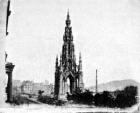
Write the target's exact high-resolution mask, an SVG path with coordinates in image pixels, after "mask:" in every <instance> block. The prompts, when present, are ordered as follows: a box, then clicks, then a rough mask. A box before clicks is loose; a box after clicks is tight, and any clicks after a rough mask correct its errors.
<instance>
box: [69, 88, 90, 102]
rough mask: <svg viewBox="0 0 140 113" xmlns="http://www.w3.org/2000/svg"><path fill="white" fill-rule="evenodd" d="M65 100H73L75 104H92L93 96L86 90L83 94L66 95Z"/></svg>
mask: <svg viewBox="0 0 140 113" xmlns="http://www.w3.org/2000/svg"><path fill="white" fill-rule="evenodd" d="M67 99H68V100H73V101H74V102H76V103H83V104H92V103H93V94H92V92H90V91H89V90H86V91H85V92H76V93H75V94H73V95H69V94H67Z"/></svg>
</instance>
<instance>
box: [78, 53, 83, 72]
mask: <svg viewBox="0 0 140 113" xmlns="http://www.w3.org/2000/svg"><path fill="white" fill-rule="evenodd" d="M79 71H82V58H81V53H79Z"/></svg>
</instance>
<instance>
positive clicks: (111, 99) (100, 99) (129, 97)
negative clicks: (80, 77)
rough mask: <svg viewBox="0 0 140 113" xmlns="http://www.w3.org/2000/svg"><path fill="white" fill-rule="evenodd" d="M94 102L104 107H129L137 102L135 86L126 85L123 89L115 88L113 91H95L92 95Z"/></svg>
mask: <svg viewBox="0 0 140 113" xmlns="http://www.w3.org/2000/svg"><path fill="white" fill-rule="evenodd" d="M94 103H95V105H96V106H104V107H118V108H126V107H131V106H132V105H134V104H136V103H137V87H135V86H128V87H126V88H125V89H124V90H121V91H120V90H116V91H114V92H107V91H104V92H103V93H101V94H99V93H97V94H96V95H95V96H94Z"/></svg>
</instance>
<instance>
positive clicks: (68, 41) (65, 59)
mask: <svg viewBox="0 0 140 113" xmlns="http://www.w3.org/2000/svg"><path fill="white" fill-rule="evenodd" d="M70 24H71V20H70V16H69V12H68V13H67V19H66V27H65V33H64V36H63V47H62V54H61V55H60V60H59V61H58V56H57V57H56V66H55V87H54V96H55V97H56V98H59V97H60V96H61V95H65V94H66V93H67V91H69V93H70V94H73V93H75V92H76V91H79V90H80V91H82V90H83V88H84V83H83V73H82V60H81V54H80V55H79V64H78V65H77V64H76V57H75V53H74V43H73V35H72V27H71V26H70ZM68 79H69V85H68V84H67V81H68Z"/></svg>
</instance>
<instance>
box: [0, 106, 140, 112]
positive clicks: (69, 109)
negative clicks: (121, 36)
mask: <svg viewBox="0 0 140 113" xmlns="http://www.w3.org/2000/svg"><path fill="white" fill-rule="evenodd" d="M138 106H139V108H140V105H135V106H133V107H131V108H128V109H111V108H98V107H95V106H86V105H74V104H73V105H66V106H61V107H60V106H50V105H46V104H41V105H22V106H12V107H3V108H1V109H0V113H77V112H84V113H85V112H86V113H87V112H90V113H91V112H93V113H99V112H100V113H105V112H117V113H118V112H119V113H120V112H121V113H122V112H123V113H124V112H125V113H126V112H129V113H139V112H140V111H138ZM139 110H140V109H139Z"/></svg>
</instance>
